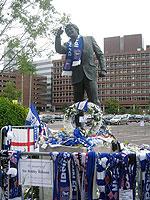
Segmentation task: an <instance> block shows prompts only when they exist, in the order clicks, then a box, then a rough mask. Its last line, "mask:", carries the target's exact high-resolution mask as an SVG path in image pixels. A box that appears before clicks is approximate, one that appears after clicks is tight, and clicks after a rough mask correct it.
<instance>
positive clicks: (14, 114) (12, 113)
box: [0, 97, 28, 129]
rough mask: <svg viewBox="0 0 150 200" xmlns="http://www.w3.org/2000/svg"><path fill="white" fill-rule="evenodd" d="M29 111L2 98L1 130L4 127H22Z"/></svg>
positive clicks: (0, 99) (0, 100) (0, 104)
mask: <svg viewBox="0 0 150 200" xmlns="http://www.w3.org/2000/svg"><path fill="white" fill-rule="evenodd" d="M27 113H28V109H27V108H25V107H23V106H22V105H19V104H13V103H12V102H11V101H9V100H8V99H7V98H4V97H0V129H1V128H2V127H3V126H7V125H12V126H22V125H24V124H25V120H26V117H27Z"/></svg>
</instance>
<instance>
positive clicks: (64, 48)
mask: <svg viewBox="0 0 150 200" xmlns="http://www.w3.org/2000/svg"><path fill="white" fill-rule="evenodd" d="M65 32H66V34H67V36H68V37H69V38H70V40H69V41H68V42H67V43H65V44H63V45H62V44H61V35H62V33H63V30H62V28H59V29H58V31H57V34H56V38H55V49H56V52H57V53H60V54H66V62H65V64H64V75H67V73H68V75H71V76H72V77H71V79H72V85H73V94H74V102H75V103H76V102H80V101H83V100H84V93H85V92H86V94H87V97H88V101H89V102H92V103H95V104H97V105H99V106H100V101H99V99H98V87H97V70H96V64H95V56H96V59H97V60H98V63H99V67H100V71H99V76H100V77H104V76H105V75H106V65H105V59H104V55H103V52H102V51H101V49H100V47H99V46H98V45H97V43H96V41H95V39H94V38H93V37H92V36H86V37H83V36H81V35H80V34H79V28H78V27H77V26H76V25H75V24H72V23H69V24H68V25H66V27H65Z"/></svg>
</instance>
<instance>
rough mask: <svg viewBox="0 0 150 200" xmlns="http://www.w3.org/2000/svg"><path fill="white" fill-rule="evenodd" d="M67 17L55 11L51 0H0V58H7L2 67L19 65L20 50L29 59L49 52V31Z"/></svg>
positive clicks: (65, 20) (8, 68)
mask: <svg viewBox="0 0 150 200" xmlns="http://www.w3.org/2000/svg"><path fill="white" fill-rule="evenodd" d="M69 20H70V17H69V16H67V15H66V14H60V13H58V12H57V11H56V9H55V7H54V6H53V4H52V0H1V1H0V24H1V27H0V49H1V52H2V54H1V55H0V62H1V63H2V62H3V61H4V58H5V61H6V60H7V62H5V66H4V68H3V70H2V71H8V70H10V69H11V68H13V66H14V65H19V62H18V60H19V59H17V58H18V56H20V55H22V54H23V53H24V54H25V55H26V56H27V57H28V58H29V60H30V61H32V60H33V58H34V57H35V56H42V55H44V56H45V55H47V56H49V55H52V50H53V49H54V44H53V42H54V35H53V34H54V32H55V30H56V29H57V28H58V27H60V26H64V24H66V23H68V21H69ZM51 46H52V47H53V48H51ZM43 52H44V53H43Z"/></svg>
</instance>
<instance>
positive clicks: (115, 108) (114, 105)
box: [105, 98, 121, 114]
mask: <svg viewBox="0 0 150 200" xmlns="http://www.w3.org/2000/svg"><path fill="white" fill-rule="evenodd" d="M105 107H106V109H105V112H106V113H108V114H118V113H119V111H120V107H121V106H120V103H119V101H117V100H116V99H113V98H110V99H107V100H106V101H105Z"/></svg>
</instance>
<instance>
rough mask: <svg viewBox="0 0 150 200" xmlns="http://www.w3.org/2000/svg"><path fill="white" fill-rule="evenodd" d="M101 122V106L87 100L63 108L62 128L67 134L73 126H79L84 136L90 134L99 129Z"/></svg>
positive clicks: (70, 132)
mask: <svg viewBox="0 0 150 200" xmlns="http://www.w3.org/2000/svg"><path fill="white" fill-rule="evenodd" d="M77 121H78V123H77ZM101 124H102V111H101V108H100V107H99V106H97V105H96V104H94V103H91V102H88V101H87V100H85V101H82V102H78V103H75V104H73V105H71V106H69V107H68V108H67V109H66V110H65V114H64V128H65V131H66V132H67V133H69V134H72V133H73V131H74V129H75V128H80V129H81V131H82V132H83V133H84V135H85V136H90V135H92V134H96V133H97V132H98V131H99V129H100V127H101Z"/></svg>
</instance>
